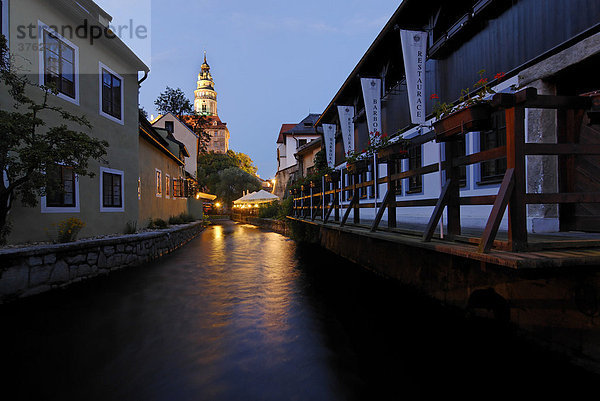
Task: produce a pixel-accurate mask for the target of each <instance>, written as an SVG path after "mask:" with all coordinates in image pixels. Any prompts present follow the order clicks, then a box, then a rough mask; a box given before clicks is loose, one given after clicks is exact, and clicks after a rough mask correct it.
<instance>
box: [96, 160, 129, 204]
mask: <svg viewBox="0 0 600 401" xmlns="http://www.w3.org/2000/svg"><path fill="white" fill-rule="evenodd" d="M123 176H124V174H123V171H121V170H115V169H110V168H105V167H100V211H101V212H122V211H124V210H125V203H124V197H125V190H124V183H123Z"/></svg>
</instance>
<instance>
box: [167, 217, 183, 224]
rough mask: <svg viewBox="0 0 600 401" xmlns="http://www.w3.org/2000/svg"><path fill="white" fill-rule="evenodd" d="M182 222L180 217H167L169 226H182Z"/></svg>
mask: <svg viewBox="0 0 600 401" xmlns="http://www.w3.org/2000/svg"><path fill="white" fill-rule="evenodd" d="M183 223H184V221H183V219H182V218H181V216H171V217H169V224H183Z"/></svg>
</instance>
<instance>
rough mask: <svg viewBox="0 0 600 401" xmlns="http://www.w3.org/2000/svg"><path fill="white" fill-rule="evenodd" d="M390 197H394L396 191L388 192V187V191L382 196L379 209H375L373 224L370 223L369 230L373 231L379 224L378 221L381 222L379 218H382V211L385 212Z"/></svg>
mask: <svg viewBox="0 0 600 401" xmlns="http://www.w3.org/2000/svg"><path fill="white" fill-rule="evenodd" d="M392 197H394V198H395V197H396V193H395V192H390V190H389V189H388V191H387V192H386V193H385V196H384V197H383V202H381V206H380V207H379V210H378V211H377V215H376V216H375V220H374V221H373V224H372V225H371V232H374V231H376V230H377V226H379V223H380V222H381V219H382V218H383V212H385V208H386V207H387V205H388V203H389V202H390V201H391V198H392ZM394 203H395V201H394Z"/></svg>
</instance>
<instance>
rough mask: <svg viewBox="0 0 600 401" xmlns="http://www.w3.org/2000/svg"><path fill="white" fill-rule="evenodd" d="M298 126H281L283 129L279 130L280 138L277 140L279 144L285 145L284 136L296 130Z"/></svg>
mask: <svg viewBox="0 0 600 401" xmlns="http://www.w3.org/2000/svg"><path fill="white" fill-rule="evenodd" d="M296 125H297V124H281V129H280V130H279V137H278V138H277V143H283V134H285V133H286V132H287V131H289V130H291V129H292V128H294V127H295V126H296Z"/></svg>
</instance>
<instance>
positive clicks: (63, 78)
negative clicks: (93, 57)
mask: <svg viewBox="0 0 600 401" xmlns="http://www.w3.org/2000/svg"><path fill="white" fill-rule="evenodd" d="M38 24H39V25H40V28H41V29H40V32H41V33H42V34H41V35H40V37H39V39H38V40H39V42H40V49H42V51H40V83H41V84H42V85H45V86H49V87H54V88H55V89H56V91H57V95H58V96H59V97H60V98H62V99H65V100H68V101H70V102H73V103H75V104H79V48H78V47H77V46H75V45H74V44H73V43H72V42H70V41H69V40H67V39H66V38H64V37H62V36H61V35H59V34H58V33H57V32H55V31H53V30H52V29H50V28H49V27H48V26H47V25H45V24H43V23H42V22H38Z"/></svg>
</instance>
